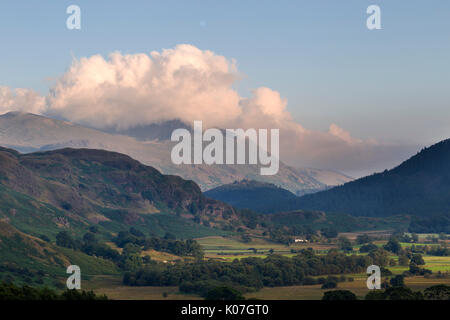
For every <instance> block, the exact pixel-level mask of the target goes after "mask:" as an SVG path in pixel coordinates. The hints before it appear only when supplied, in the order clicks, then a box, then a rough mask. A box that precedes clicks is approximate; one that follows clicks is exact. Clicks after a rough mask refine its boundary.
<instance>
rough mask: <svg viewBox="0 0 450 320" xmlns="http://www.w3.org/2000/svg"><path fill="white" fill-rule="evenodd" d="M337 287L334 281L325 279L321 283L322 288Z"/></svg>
mask: <svg viewBox="0 0 450 320" xmlns="http://www.w3.org/2000/svg"><path fill="white" fill-rule="evenodd" d="M336 287H337V282H336V281H327V282H325V283H324V284H323V285H322V289H334V288H336Z"/></svg>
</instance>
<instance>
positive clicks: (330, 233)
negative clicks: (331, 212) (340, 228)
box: [320, 227, 338, 239]
mask: <svg viewBox="0 0 450 320" xmlns="http://www.w3.org/2000/svg"><path fill="white" fill-rule="evenodd" d="M320 232H321V233H322V235H323V236H324V237H325V238H328V239H331V238H336V237H337V236H338V232H337V230H336V229H335V228H333V227H330V228H322V230H320Z"/></svg>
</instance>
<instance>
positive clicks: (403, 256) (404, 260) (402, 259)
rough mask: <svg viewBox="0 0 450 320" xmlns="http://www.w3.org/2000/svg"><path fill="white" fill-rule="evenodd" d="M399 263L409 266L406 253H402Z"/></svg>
mask: <svg viewBox="0 0 450 320" xmlns="http://www.w3.org/2000/svg"><path fill="white" fill-rule="evenodd" d="M398 265H399V266H407V265H409V259H408V257H407V256H406V255H400V256H399V257H398Z"/></svg>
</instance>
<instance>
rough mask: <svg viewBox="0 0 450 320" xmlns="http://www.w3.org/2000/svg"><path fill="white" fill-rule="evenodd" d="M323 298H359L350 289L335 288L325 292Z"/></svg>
mask: <svg viewBox="0 0 450 320" xmlns="http://www.w3.org/2000/svg"><path fill="white" fill-rule="evenodd" d="M322 300H357V298H356V295H355V294H354V293H353V292H351V291H349V290H333V291H327V292H325V293H324V294H323V297H322Z"/></svg>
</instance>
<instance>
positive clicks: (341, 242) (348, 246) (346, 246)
mask: <svg viewBox="0 0 450 320" xmlns="http://www.w3.org/2000/svg"><path fill="white" fill-rule="evenodd" d="M338 246H339V249H341V250H343V251H352V250H353V247H352V243H351V242H350V240H348V239H347V238H346V237H339V239H338Z"/></svg>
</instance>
